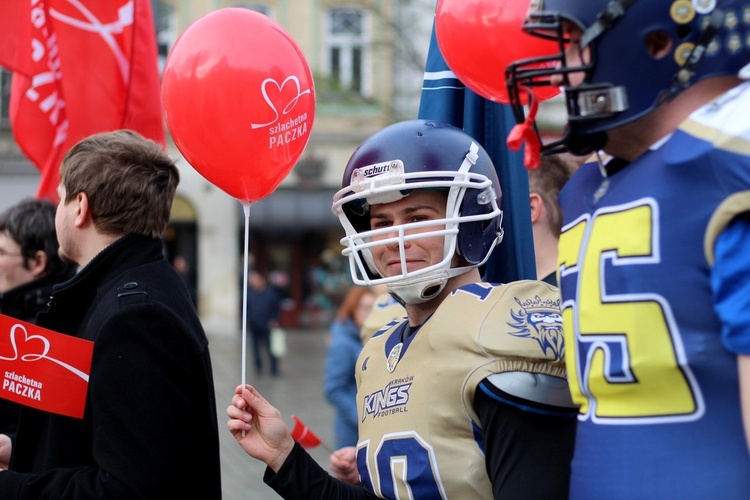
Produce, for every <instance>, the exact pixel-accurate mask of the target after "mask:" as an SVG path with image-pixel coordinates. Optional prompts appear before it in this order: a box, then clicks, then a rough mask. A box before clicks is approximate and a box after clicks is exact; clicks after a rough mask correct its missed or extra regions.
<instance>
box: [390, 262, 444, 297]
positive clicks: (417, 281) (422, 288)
mask: <svg viewBox="0 0 750 500" xmlns="http://www.w3.org/2000/svg"><path fill="white" fill-rule="evenodd" d="M448 278H449V277H448V273H447V272H446V270H445V269H436V270H434V271H432V272H430V273H428V274H423V275H421V276H417V277H414V278H405V279H403V280H401V281H398V282H394V283H389V284H387V285H386V288H387V290H388V293H390V294H391V295H394V296H395V297H396V298H397V299H398V300H399V301H401V302H402V303H404V304H423V303H425V302H429V301H430V300H432V299H434V298H435V297H437V296H438V295H439V294H440V292H442V291H443V288H445V284H446V283H448Z"/></svg>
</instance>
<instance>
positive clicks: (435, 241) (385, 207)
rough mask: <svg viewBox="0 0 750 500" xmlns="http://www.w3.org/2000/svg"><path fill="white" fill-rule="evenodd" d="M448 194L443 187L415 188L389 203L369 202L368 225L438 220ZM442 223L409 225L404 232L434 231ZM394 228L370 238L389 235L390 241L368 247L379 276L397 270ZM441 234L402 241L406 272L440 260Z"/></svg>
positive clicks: (395, 232)
mask: <svg viewBox="0 0 750 500" xmlns="http://www.w3.org/2000/svg"><path fill="white" fill-rule="evenodd" d="M447 198H448V194H447V193H446V192H443V191H434V190H423V189H422V190H416V191H414V192H413V193H412V194H410V195H409V196H406V197H404V198H402V199H400V200H399V201H395V202H392V203H383V204H379V205H373V206H372V207H371V208H370V229H385V228H389V227H394V228H395V227H396V226H400V225H403V224H410V223H415V222H425V221H431V220H436V221H442V220H443V219H445V206H446V201H447ZM444 227H445V224H444V223H441V224H436V225H434V226H427V227H421V228H413V229H409V230H407V231H405V235H406V236H408V235H413V234H418V233H426V232H430V231H437V230H440V229H443V228H444ZM397 237H398V231H392V232H390V231H389V232H387V234H382V235H380V236H377V237H373V241H379V240H385V239H393V241H391V242H389V243H386V244H383V245H378V246H374V247H372V249H371V251H372V256H373V260H374V261H375V265H376V266H377V268H378V271H380V274H381V275H382V276H383V277H386V278H387V277H390V276H394V275H398V274H401V271H402V269H401V254H400V249H399V247H400V244H399V242H398V238H397ZM443 240H444V236H426V237H424V238H419V239H414V240H410V241H404V242H403V247H404V254H405V256H406V267H407V270H408V271H410V272H413V271H416V270H419V269H423V268H425V267H428V266H431V265H433V264H437V263H439V262H440V261H441V260H443Z"/></svg>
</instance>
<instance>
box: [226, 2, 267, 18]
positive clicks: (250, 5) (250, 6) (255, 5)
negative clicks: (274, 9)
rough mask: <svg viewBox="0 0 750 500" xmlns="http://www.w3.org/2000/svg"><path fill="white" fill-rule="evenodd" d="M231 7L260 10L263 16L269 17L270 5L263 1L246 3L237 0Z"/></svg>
mask: <svg viewBox="0 0 750 500" xmlns="http://www.w3.org/2000/svg"><path fill="white" fill-rule="evenodd" d="M232 6H233V7H242V8H243V9H250V10H254V11H255V12H260V13H261V14H263V15H264V16H268V17H271V7H270V6H268V5H266V4H264V3H248V2H237V3H235V4H234V5H232Z"/></svg>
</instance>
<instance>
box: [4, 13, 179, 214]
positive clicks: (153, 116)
mask: <svg viewBox="0 0 750 500" xmlns="http://www.w3.org/2000/svg"><path fill="white" fill-rule="evenodd" d="M9 16H10V17H9ZM24 16H25V21H24V19H23V17H24ZM11 18H12V19H14V20H18V19H19V18H21V22H15V21H14V22H11V21H10V19H11ZM0 19H3V21H0V28H3V27H4V25H6V24H11V25H12V27H13V30H12V35H10V34H9V35H4V36H2V37H0V41H3V42H5V41H8V40H11V41H12V42H13V45H14V46H15V47H17V50H20V54H19V53H17V52H16V53H15V54H13V53H12V49H8V48H6V47H3V48H2V49H0V64H3V65H7V66H8V67H9V68H10V69H13V70H15V73H14V74H13V83H12V86H11V102H10V119H11V124H12V128H13V135H14V136H15V138H16V141H17V142H18V145H19V147H20V148H21V150H22V151H23V152H24V154H25V155H26V156H27V157H28V158H29V159H30V160H31V161H32V162H33V163H34V164H35V165H36V166H37V168H38V169H39V170H40V171H41V174H42V180H41V182H40V184H39V188H38V190H37V197H39V198H49V199H51V200H53V201H57V193H56V189H57V184H58V176H57V174H58V169H59V166H60V161H61V160H62V157H63V156H64V154H65V152H67V151H68V149H70V148H71V147H72V146H73V145H74V144H75V143H77V142H78V141H80V140H81V139H83V138H85V137H87V136H89V135H91V134H94V133H97V132H105V131H110V130H116V129H121V128H129V129H133V130H136V131H138V132H140V133H141V134H143V135H144V136H145V137H148V138H150V139H153V140H154V141H156V142H158V143H160V144H162V145H164V144H165V143H166V140H165V129H164V122H163V121H162V109H161V101H160V98H159V70H158V62H157V52H156V32H155V28H154V23H153V18H152V13H151V2H150V0H108V1H106V2H103V1H101V0H36V1H34V2H32V1H31V0H3V1H2V2H0Z"/></svg>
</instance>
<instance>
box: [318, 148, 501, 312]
mask: <svg viewBox="0 0 750 500" xmlns="http://www.w3.org/2000/svg"><path fill="white" fill-rule="evenodd" d="M472 146H473V148H472V150H471V151H469V153H468V154H467V155H466V159H465V160H464V162H463V164H462V165H461V167H460V168H459V169H458V171H455V170H453V171H451V170H435V171H420V172H405V169H404V165H403V163H402V162H401V161H400V160H393V161H389V162H383V163H378V164H374V165H368V166H366V167H363V168H359V169H356V170H355V171H354V172H353V174H352V179H351V182H350V184H349V185H348V186H347V187H346V188H344V189H342V190H340V191H339V192H338V193H336V195H335V196H334V204H333V211H334V213H336V214H337V215H338V217H339V220H340V221H341V224H342V226H343V227H344V229H345V231H346V237H345V238H343V239H342V240H341V243H342V245H344V247H345V249H344V250H343V252H342V253H343V255H344V256H346V257H348V258H349V264H350V270H351V274H352V279H353V280H354V283H355V284H358V285H376V284H385V285H386V286H387V287H388V291H389V292H390V293H391V294H393V295H395V296H396V297H397V298H398V299H399V300H401V301H402V302H403V303H406V304H418V303H423V302H427V301H429V300H431V299H433V298H434V297H436V296H437V295H439V294H440V292H441V291H442V290H443V288H444V287H445V285H446V283H447V282H448V280H449V279H450V278H451V277H453V276H457V275H460V274H463V273H466V272H468V271H469V270H471V269H473V268H475V267H477V266H479V265H482V264H484V263H485V262H486V261H487V259H489V256H490V253H491V251H492V248H494V246H495V245H497V243H499V242H500V239H501V238H502V232H501V231H499V230H496V232H497V235H496V237H495V238H494V239H493V240H492V241H493V242H492V244H491V245H489V248H487V249H485V250H486V251H485V252H483V253H482V252H480V253H481V255H479V256H477V253H476V252H475V251H474V250H472V251H471V252H470V253H471V254H472V255H467V256H463V255H461V254H462V252H461V247H462V246H464V245H462V244H461V237H460V232H461V230H462V228H463V227H465V226H463V225H464V224H483V222H482V221H485V222H484V223H485V224H490V223H491V222H492V221H493V220H495V219H497V218H498V217H499V216H500V215H501V214H502V212H501V211H500V208H499V207H498V205H497V198H498V196H499V193H496V192H495V189H494V187H493V183H492V181H491V180H490V179H488V178H487V177H486V176H484V175H482V174H478V173H475V172H471V171H470V169H471V167H472V165H473V164H474V163H473V162H475V161H476V154H477V153H476V151H477V149H476V147H477V146H476V144H472ZM417 189H435V190H440V191H445V192H446V193H447V200H446V212H445V218H444V219H439V220H429V221H421V222H415V223H408V224H401V225H396V226H392V227H388V228H383V229H375V230H371V229H369V209H370V207H371V206H372V205H375V204H380V203H391V202H395V201H398V200H400V199H402V198H404V197H406V196H409V195H410V194H411V193H412V192H413V191H414V190H417ZM467 197H468V198H467ZM467 202H469V203H467ZM469 205H470V206H474V205H479V206H481V207H484V208H479V209H471V210H467V206H469ZM462 212H463V213H462ZM365 223H366V225H365ZM355 226H356V227H355ZM497 227H498V228H499V224H497ZM493 228H494V226H493ZM491 230H494V229H491ZM384 235H389V236H388V237H384ZM434 237H443V238H444V241H443V258H442V259H441V260H440V262H438V263H435V264H432V265H430V266H428V267H425V268H422V269H418V270H413V271H409V270H408V269H407V265H406V250H405V246H404V244H405V243H407V242H412V241H416V240H420V239H424V238H434ZM395 244H397V245H398V248H399V253H400V256H401V272H400V273H398V274H396V275H393V276H388V277H383V276H381V275H380V272H379V271H378V269H377V267H376V266H375V262H374V259H373V255H372V248H374V247H378V246H383V245H395ZM467 248H468V247H467ZM456 255H461V256H462V257H463V259H460V260H462V261H465V262H464V264H465V265H461V266H460V267H455V268H454V267H452V264H455V262H456V261H457V260H459V259H455V257H456ZM477 259H479V260H477Z"/></svg>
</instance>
